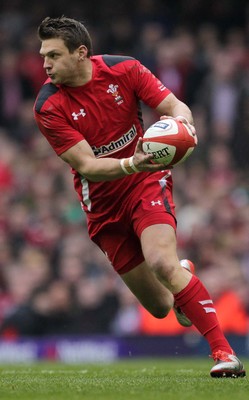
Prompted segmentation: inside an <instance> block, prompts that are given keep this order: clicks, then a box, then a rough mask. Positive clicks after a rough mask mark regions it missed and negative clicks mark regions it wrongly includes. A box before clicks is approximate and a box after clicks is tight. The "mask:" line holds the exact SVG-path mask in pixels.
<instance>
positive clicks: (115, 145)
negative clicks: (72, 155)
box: [92, 125, 137, 157]
mask: <svg viewBox="0 0 249 400" xmlns="http://www.w3.org/2000/svg"><path fill="white" fill-rule="evenodd" d="M136 136H137V130H136V127H135V125H133V126H132V127H131V129H130V130H129V131H128V132H126V133H124V134H123V135H122V136H120V137H119V138H118V139H117V140H113V141H111V142H110V143H107V144H103V145H102V146H100V147H96V146H92V150H93V152H94V154H95V156H96V157H103V156H106V155H109V154H112V153H115V152H116V151H119V150H120V149H122V148H123V147H126V146H128V144H130V143H131V142H132V141H133V140H134V139H135V137H136Z"/></svg>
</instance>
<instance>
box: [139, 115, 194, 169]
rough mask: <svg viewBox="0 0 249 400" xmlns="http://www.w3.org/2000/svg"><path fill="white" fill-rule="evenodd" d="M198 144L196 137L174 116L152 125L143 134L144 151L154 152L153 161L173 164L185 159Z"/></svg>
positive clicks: (168, 164)
mask: <svg viewBox="0 0 249 400" xmlns="http://www.w3.org/2000/svg"><path fill="white" fill-rule="evenodd" d="M195 146H196V138H195V137H194V135H193V133H192V131H191V130H190V128H189V127H188V126H187V125H186V124H184V123H183V122H182V121H179V120H175V119H173V118H167V119H164V120H160V121H157V122H155V123H154V124H153V125H151V126H150V127H149V128H148V129H147V130H146V132H145V133H144V136H143V143H142V147H143V151H144V152H145V153H147V154H153V161H154V162H155V163H158V164H164V165H165V166H173V165H177V164H180V163H182V162H183V161H185V160H186V159H187V158H188V157H189V156H190V154H191V153H192V152H193V150H194V148H195Z"/></svg>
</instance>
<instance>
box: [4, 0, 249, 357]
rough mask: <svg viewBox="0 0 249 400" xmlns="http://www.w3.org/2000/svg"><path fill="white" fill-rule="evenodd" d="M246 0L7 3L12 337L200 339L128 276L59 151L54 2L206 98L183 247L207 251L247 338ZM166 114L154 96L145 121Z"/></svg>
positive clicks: (201, 103)
mask: <svg viewBox="0 0 249 400" xmlns="http://www.w3.org/2000/svg"><path fill="white" fill-rule="evenodd" d="M62 3H64V2H62ZM246 3H247V2H246V1H243V0H240V1H238V0H237V1H234V0H230V1H226V0H220V1H219V2H217V1H215V0H208V1H205V0H203V1H196V0H189V1H188V2H185V1H184V0H183V1H163V0H162V1H160V0H156V1H155V0H154V1H153V0H138V1H136V2H134V1H129V0H123V1H122V2H116V1H113V0H106V1H97V0H91V1H85V2H81V1H73V0H71V1H70V2H67V3H65V4H62V5H61V4H57V1H55V0H50V1H48V0H45V1H43V2H34V3H33V2H31V1H28V0H26V1H25V0H8V1H5V0H4V1H3V2H1V5H0V49H1V58H0V190H1V196H0V335H1V342H3V343H5V342H6V341H15V340H17V339H18V338H25V337H32V338H44V337H47V336H48V337H51V335H80V336H81V337H82V336H83V335H89V334H91V335H99V334H101V335H110V336H117V337H124V336H125V337H130V338H132V337H136V336H138V335H142V336H150V337H152V336H153V335H161V336H162V337H167V335H170V336H172V335H173V336H175V337H179V338H180V337H184V335H185V337H186V336H187V337H188V338H189V339H188V340H189V341H190V342H191V341H195V340H196V339H195V338H196V335H197V333H196V332H195V330H194V329H192V328H191V329H188V330H187V331H186V329H184V328H182V327H180V326H179V325H178V324H177V323H176V321H175V318H174V315H172V314H171V315H170V316H169V317H168V318H167V319H165V320H164V321H161V320H160V321H157V320H156V319H154V318H152V317H150V316H149V315H148V313H146V312H145V311H144V309H142V308H141V307H140V306H139V305H138V303H137V301H136V300H135V298H134V297H133V296H132V295H131V294H130V293H129V291H128V290H127V289H126V288H125V287H124V285H123V284H122V282H121V281H120V279H119V278H118V277H117V276H115V275H114V273H113V272H112V270H111V268H110V266H109V264H108V263H107V261H106V260H105V258H104V256H103V255H102V254H101V253H100V252H99V250H98V249H97V248H96V247H95V246H94V245H93V244H91V242H90V240H89V239H88V236H87V232H86V225H85V220H84V215H83V214H82V212H81V209H80V206H79V204H78V201H77V198H76V195H75V194H74V191H73V184H72V179H71V174H70V171H69V169H68V167H67V166H66V165H64V164H63V162H62V161H61V160H60V159H58V158H57V157H56V156H55V155H54V153H53V151H52V150H51V149H50V148H49V146H48V144H47V143H46V142H45V140H44V139H43V137H42V136H41V134H40V133H39V132H38V130H37V127H36V125H35V123H34V120H33V113H32V107H33V102H34V99H35V96H36V94H37V91H38V90H39V88H40V86H41V84H42V83H43V81H44V79H45V74H44V72H43V70H42V62H41V59H40V56H39V54H38V51H39V43H38V40H37V37H36V29H37V26H38V24H39V23H40V21H41V20H42V19H43V18H44V17H46V16H47V15H50V16H60V15H62V14H64V15H67V16H69V17H73V18H77V19H80V20H82V21H83V22H84V23H85V24H86V26H87V28H88V29H89V31H90V34H91V35H92V38H93V44H94V52H95V54H99V53H112V54H126V55H130V56H134V57H136V58H138V59H139V60H140V61H141V62H142V63H144V64H145V65H146V66H147V67H149V68H150V69H151V70H152V71H153V72H154V73H155V74H156V75H157V76H158V77H159V78H160V79H161V80H162V81H163V83H164V84H165V85H166V86H168V87H169V88H170V89H172V91H173V92H174V93H175V94H176V95H177V96H178V97H179V98H180V99H182V100H183V101H185V102H186V103H187V104H188V105H189V106H190V107H191V109H192V110H193V114H194V118H195V124H196V128H197V133H198V136H199V146H198V149H197V150H196V151H195V152H194V153H193V155H192V156H191V157H190V159H189V160H188V161H187V162H186V163H185V164H184V165H183V166H179V167H177V168H175V169H174V171H173V176H174V181H175V202H176V204H177V214H178V242H179V256H180V258H190V259H191V260H193V261H194V262H195V263H196V270H197V274H198V276H199V277H200V278H201V279H202V280H203V281H204V282H205V284H206V286H207V287H208V289H209V291H210V293H211V295H212V297H213V299H214V301H215V305H216V307H217V312H218V316H219V318H220V322H221V325H222V327H223V329H224V330H225V332H226V334H227V335H235V336H236V338H239V341H240V340H242V339H243V340H244V339H245V338H246V337H247V335H248V326H249V325H248V321H249V184H248V175H249V157H248V151H249V128H248V127H249V81H248V66H249V54H248V34H249V8H248V5H247V4H246ZM155 118H157V117H156V115H154V113H153V112H152V111H151V110H149V109H147V108H146V107H144V122H145V126H146V127H147V126H149V125H150V123H151V122H154V121H155ZM241 343H242V342H241ZM243 343H244V342H243ZM243 346H244V344H243ZM243 346H242V348H241V351H242V352H243ZM247 351H248V350H247ZM244 352H245V353H246V349H244Z"/></svg>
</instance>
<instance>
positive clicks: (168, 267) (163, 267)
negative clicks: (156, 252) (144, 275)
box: [150, 257, 176, 282]
mask: <svg viewBox="0 0 249 400" xmlns="http://www.w3.org/2000/svg"><path fill="white" fill-rule="evenodd" d="M150 266H151V269H152V271H153V272H154V273H155V275H156V276H157V277H158V279H159V280H160V281H163V282H171V280H172V277H173V276H174V273H175V269H176V268H175V265H174V263H173V262H172V263H171V262H170V261H167V260H165V258H160V257H155V258H153V260H152V261H151V263H150Z"/></svg>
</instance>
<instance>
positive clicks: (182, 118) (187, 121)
mask: <svg viewBox="0 0 249 400" xmlns="http://www.w3.org/2000/svg"><path fill="white" fill-rule="evenodd" d="M166 118H173V119H176V120H178V121H181V122H183V123H184V124H185V125H187V127H188V128H189V129H190V131H191V133H192V135H193V138H194V141H195V144H197V143H198V138H197V135H196V129H195V127H194V125H193V124H191V123H190V122H189V120H188V119H187V118H186V117H183V116H182V115H178V116H177V117H172V116H171V115H162V116H161V117H160V120H163V119H166Z"/></svg>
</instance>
